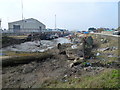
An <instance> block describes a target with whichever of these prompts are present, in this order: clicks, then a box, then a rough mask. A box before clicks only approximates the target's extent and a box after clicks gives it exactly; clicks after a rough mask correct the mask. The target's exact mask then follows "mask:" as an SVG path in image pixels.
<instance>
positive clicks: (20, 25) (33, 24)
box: [8, 18, 46, 33]
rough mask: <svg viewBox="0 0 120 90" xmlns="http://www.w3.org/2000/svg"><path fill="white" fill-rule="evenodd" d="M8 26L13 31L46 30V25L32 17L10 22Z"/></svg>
mask: <svg viewBox="0 0 120 90" xmlns="http://www.w3.org/2000/svg"><path fill="white" fill-rule="evenodd" d="M8 27H9V30H10V31H12V32H14V33H20V32H23V33H31V32H41V31H43V30H46V26H45V25H44V24H43V23H41V22H40V21H38V20H36V19H33V18H29V19H24V20H19V21H15V22H10V23H8Z"/></svg>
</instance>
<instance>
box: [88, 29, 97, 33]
mask: <svg viewBox="0 0 120 90" xmlns="http://www.w3.org/2000/svg"><path fill="white" fill-rule="evenodd" d="M91 31H93V32H95V31H96V28H88V32H91Z"/></svg>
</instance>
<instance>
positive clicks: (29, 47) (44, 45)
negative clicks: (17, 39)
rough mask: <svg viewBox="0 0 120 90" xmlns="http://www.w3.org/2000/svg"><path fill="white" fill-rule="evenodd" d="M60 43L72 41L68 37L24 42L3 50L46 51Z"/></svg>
mask: <svg viewBox="0 0 120 90" xmlns="http://www.w3.org/2000/svg"><path fill="white" fill-rule="evenodd" d="M58 43H61V44H64V43H71V42H70V40H68V39H67V38H57V39H54V40H41V41H33V42H24V43H21V44H19V45H12V46H8V47H6V48H2V51H23V52H44V51H46V50H48V49H51V48H53V47H55V46H56V45H57V44H58Z"/></svg>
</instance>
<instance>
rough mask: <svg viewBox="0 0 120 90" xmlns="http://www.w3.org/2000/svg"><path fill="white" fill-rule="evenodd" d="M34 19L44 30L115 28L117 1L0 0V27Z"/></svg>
mask: <svg viewBox="0 0 120 90" xmlns="http://www.w3.org/2000/svg"><path fill="white" fill-rule="evenodd" d="M21 1H23V14H24V18H25V19H27V18H35V19H37V20H39V21H40V22H42V23H44V24H45V25H46V27H47V28H55V14H56V21H57V28H66V29H68V30H87V29H88V28H89V27H96V28H98V27H108V28H117V27H118V1H119V0H0V18H1V19H2V28H8V22H12V21H17V20H21V19H22V8H21V6H22V5H21Z"/></svg>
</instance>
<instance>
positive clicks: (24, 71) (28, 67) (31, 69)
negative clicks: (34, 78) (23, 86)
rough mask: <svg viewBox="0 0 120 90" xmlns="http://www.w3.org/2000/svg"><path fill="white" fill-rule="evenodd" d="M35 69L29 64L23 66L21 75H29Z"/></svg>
mask: <svg viewBox="0 0 120 90" xmlns="http://www.w3.org/2000/svg"><path fill="white" fill-rule="evenodd" d="M35 68H36V67H35V66H33V65H31V64H29V65H25V66H24V68H23V70H22V73H24V74H26V73H30V72H32V71H33V70H34V69H35Z"/></svg>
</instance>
